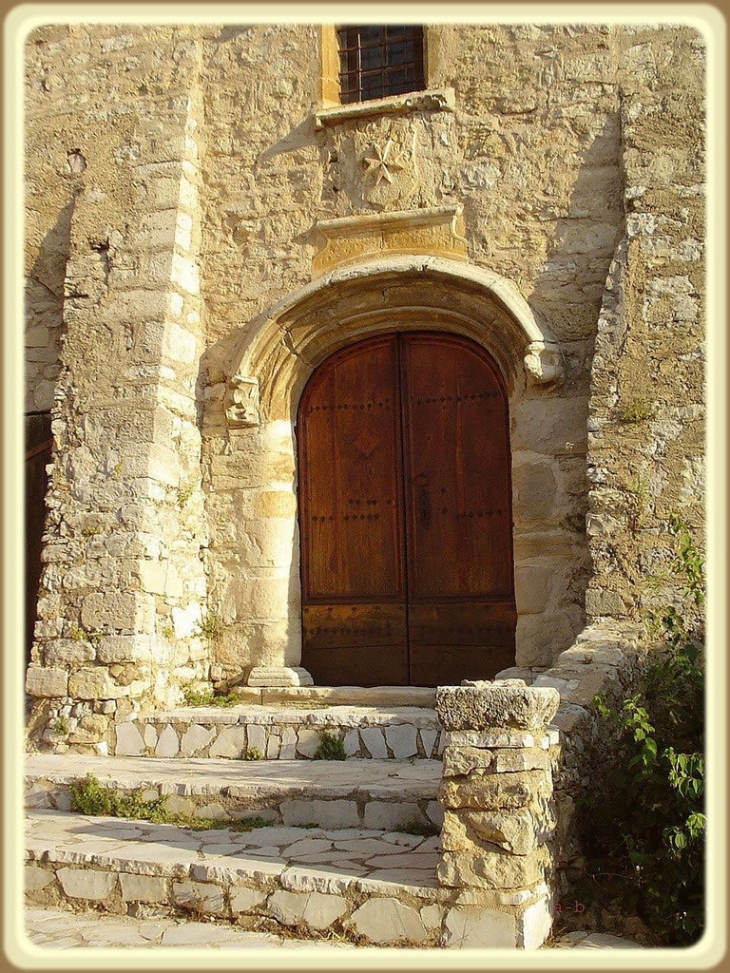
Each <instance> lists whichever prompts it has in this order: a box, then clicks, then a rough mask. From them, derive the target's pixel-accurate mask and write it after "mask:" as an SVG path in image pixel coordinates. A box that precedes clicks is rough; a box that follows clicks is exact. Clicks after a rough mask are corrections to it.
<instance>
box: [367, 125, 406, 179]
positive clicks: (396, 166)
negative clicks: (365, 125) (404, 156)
mask: <svg viewBox="0 0 730 973" xmlns="http://www.w3.org/2000/svg"><path fill="white" fill-rule="evenodd" d="M393 144H394V143H393V139H392V138H391V137H390V136H388V141H387V142H386V143H385V145H384V146H383V148H382V149H381V148H380V146H379V145H376V144H375V143H373V145H372V147H371V149H370V151H369V153H368V155H365V156H363V162H365V163H366V165H367V171H368V174H370V173H371V172H374V173H375V185H376V186H379V185H380V183H381V182H382V181H383V180H385V182H390V183H392V182H393V176H392V174H391V173H393V172H401V170H403V169H405V165H404V164H403V163H402V162H399V161H398V160H397V159H395V158H393V159H390V158H389V155H390V150H391V148H392V146H393Z"/></svg>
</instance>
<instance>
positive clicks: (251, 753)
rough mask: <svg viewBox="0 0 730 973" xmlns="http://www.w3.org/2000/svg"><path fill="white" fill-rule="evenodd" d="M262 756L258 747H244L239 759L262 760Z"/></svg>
mask: <svg viewBox="0 0 730 973" xmlns="http://www.w3.org/2000/svg"><path fill="white" fill-rule="evenodd" d="M263 757H264V755H263V754H262V753H261V751H260V750H259V748H258V747H246V749H245V750H244V751H243V753H242V754H241V760H263Z"/></svg>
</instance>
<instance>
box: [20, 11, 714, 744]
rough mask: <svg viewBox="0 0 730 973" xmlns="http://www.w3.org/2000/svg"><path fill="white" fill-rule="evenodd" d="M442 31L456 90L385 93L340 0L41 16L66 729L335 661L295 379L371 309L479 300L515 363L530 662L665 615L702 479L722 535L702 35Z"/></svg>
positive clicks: (299, 386) (475, 305)
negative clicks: (316, 609)
mask: <svg viewBox="0 0 730 973" xmlns="http://www.w3.org/2000/svg"><path fill="white" fill-rule="evenodd" d="M424 35H425V90H423V91H418V92H412V93H408V94H405V95H396V96H391V97H388V98H385V99H382V100H378V101H372V102H365V103H360V104H353V105H340V104H338V92H337V84H336V77H335V75H336V59H337V52H336V35H335V32H334V28H331V27H323V26H321V25H314V24H290V25H286V24H253V25H250V24H249V25H232V24H228V25H210V26H204V25H181V26H177V27H172V26H164V25H148V26H144V27H142V26H134V25H131V24H119V25H107V24H93V25H92V24H89V25H77V24H74V25H63V26H61V25H52V26H46V27H41V28H38V29H36V30H34V31H33V32H32V33H30V35H29V36H28V39H27V44H26V65H25V66H26V102H25V119H24V124H25V133H26V135H25V137H26V144H25V149H26V155H25V157H26V166H27V171H26V239H25V261H26V274H27V289H26V309H27V320H26V347H27V404H26V409H27V413H28V415H29V416H31V415H46V414H47V415H49V416H50V421H51V429H52V438H53V447H52V459H51V465H50V469H49V482H48V490H47V496H46V506H47V516H46V521H45V528H44V537H43V553H42V573H41V577H40V589H39V596H38V606H37V621H36V624H35V637H34V644H33V647H32V655H31V659H30V665H29V668H28V673H27V683H26V688H27V692H28V694H29V695H30V697H31V698H32V700H33V704H34V705H33V718H32V732H33V735H34V736H35V737H36V738H37V739H38V740H41V741H43V744H44V745H45V746H49V747H53V748H55V749H60V750H63V749H66V748H68V747H71V748H75V749H81V750H84V749H88V750H91V751H92V752H94V751H98V750H101V751H102V752H104V750H105V747H106V742H107V741H109V740H110V739H111V733H112V729H113V726H114V724H115V723H117V722H119V721H122V720H127V719H130V718H132V719H133V718H134V716H135V715H136V714H138V713H144V712H149V711H151V710H155V709H161V708H169V707H174V706H176V705H177V704H179V702H180V700H181V687H183V686H185V685H188V684H190V683H191V682H195V681H206V680H209V679H213V680H214V681H218V680H225V679H227V680H234V679H239V678H240V679H242V680H243V681H244V682H246V681H248V680H250V681H251V682H252V683H254V684H255V683H256V681H257V679H258V681H259V684H261V682H263V683H266V681H267V680H270V681H273V682H274V683H275V682H277V681H282V680H286V679H290V680H292V681H296V680H297V678H303V676H302V674H301V670H300V662H301V598H300V590H301V589H300V574H299V533H298V526H297V505H298V495H297V483H298V480H297V462H296V438H295V437H296V429H295V417H296V413H297V404H298V402H299V399H300V396H301V394H302V391H303V389H304V386H305V384H306V382H307V380H308V379H309V378H310V376H311V375H312V374H313V372H314V370H315V369H316V368H317V367H318V366H319V365H320V364H321V363H322V362H324V361H325V360H326V359H327V358H328V357H329V356H331V355H332V354H333V353H335V352H337V351H338V350H340V349H342V348H344V347H347V346H348V345H351V344H353V343H354V342H356V341H358V340H360V339H364V338H366V337H368V336H372V335H377V334H382V333H391V332H399V333H400V332H405V331H413V330H426V331H429V330H433V331H439V332H447V333H452V334H458V335H462V336H465V337H467V338H469V339H471V340H472V341H475V342H476V343H477V344H479V345H480V346H481V347H482V348H483V349H485V350H486V351H487V352H488V353H489V355H490V356H491V357H492V358H493V360H494V361H495V362H496V363H497V365H498V367H499V370H500V372H501V374H502V377H503V379H504V382H505V386H506V388H507V395H508V407H509V423H510V426H509V435H510V445H511V460H510V463H511V487H512V505H513V506H512V520H513V545H514V582H515V601H516V609H517V629H516V663H517V665H518V666H520V667H525V668H532V669H547V668H549V667H550V666H551V665H552V664H553V662H554V661H555V660H556V659H557V657H558V655H559V654H560V653H561V652H563V651H564V650H566V649H568V648H570V646H571V645H573V643H574V642H575V640H576V638H577V637H578V636H579V635H580V633H581V632H582V631H583V630H584V629H585V628H586V627H587V626H589V625H591V624H592V623H595V622H596V621H600V620H602V619H609V620H611V619H612V620H616V621H617V622H623V621H627V620H629V621H636V620H637V619H638V618H639V617H640V614H641V611H642V609H643V608H644V607H645V606H646V605H647V604H648V603H650V602H651V599H652V598H655V597H656V596H657V595H656V584H653V583H651V579H652V577H655V576H657V575H660V574H661V569H662V566H663V565H666V563H667V560H668V558H669V557H670V554H671V539H670V536H669V534H668V532H667V516H668V514H669V513H670V512H671V511H677V512H679V513H681V514H682V516H683V517H684V518H685V519H686V520H687V521H688V522H689V523H690V524H691V525H692V526H693V528H694V529H695V530H696V531H697V532H698V533H699V534H700V535H701V532H702V530H703V523H704V481H703V468H704V467H703V456H704V426H703V415H704V405H703V402H704V373H703V369H704V273H705V270H704V249H705V245H704V239H705V229H704V220H705V193H704V179H705V176H704V149H703V147H704V127H705V126H704V97H705V73H704V71H705V67H704V66H705V46H706V45H705V41H704V39H703V37H702V36H701V34H699V33H698V32H697V31H696V30H695V29H694V28H692V27H689V26H682V25H681V24H680V25H671V26H669V25H667V26H661V25H634V26H626V25H623V26H622V25H614V24H611V25H609V24H606V25H603V24H572V25H571V24H562V25H559V24H553V25H545V24H535V25H524V24H523V25H510V24H500V25H495V24H479V25H450V24H442V25H434V26H426V27H425V28H424ZM60 716H63V717H64V721H65V725H66V727H67V729H66V732H65V733H63V734H59V733H57V732H54V731H53V729H52V727H53V726H57V725H58V719H59V717H60Z"/></svg>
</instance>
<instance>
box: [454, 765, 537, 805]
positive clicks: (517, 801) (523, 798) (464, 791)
mask: <svg viewBox="0 0 730 973" xmlns="http://www.w3.org/2000/svg"><path fill="white" fill-rule="evenodd" d="M551 796H552V780H551V779H550V777H549V775H548V774H546V773H542V772H540V771H537V770H534V771H525V772H524V773H515V774H491V775H485V776H478V774H477V772H474V773H472V774H471V775H470V776H469V777H468V778H467V779H466V780H461V779H459V778H453V777H451V778H448V779H445V780H442V781H441V783H440V785H439V792H438V799H439V802H440V803H441V804H442V805H443V807H445V808H460V807H471V808H484V809H485V810H494V809H495V808H519V807H526V806H527V805H529V804H533V803H535V802H537V801H540V800H547V799H548V798H550V797H551Z"/></svg>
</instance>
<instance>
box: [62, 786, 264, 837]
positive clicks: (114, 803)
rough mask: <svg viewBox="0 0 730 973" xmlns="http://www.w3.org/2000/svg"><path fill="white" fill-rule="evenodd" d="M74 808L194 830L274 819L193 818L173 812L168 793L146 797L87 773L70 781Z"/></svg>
mask: <svg viewBox="0 0 730 973" xmlns="http://www.w3.org/2000/svg"><path fill="white" fill-rule="evenodd" d="M70 790H71V810H72V811H80V812H81V814H89V815H92V816H98V815H108V816H110V817H116V818H128V819H131V820H135V821H139V820H144V821H151V822H152V823H153V824H174V825H176V826H177V827H181V828H190V829H192V830H193V831H212V830H214V829H222V828H228V829H229V830H231V831H242V832H246V831H253V830H254V828H267V827H270V826H271V822H270V821H267V820H266V818H262V817H259V816H256V815H255V816H253V817H249V818H243V819H242V820H240V821H228V820H224V819H210V818H194V817H192V816H187V817H186V816H184V815H181V814H172V813H171V812H170V811H168V810H167V809H166V807H165V805H166V802H167V797H156V798H153V799H152V800H145V799H144V798H143V796H142V791H140V790H136V791H131V792H122V791H118V790H113V789H112V788H109V787H105V786H104V785H103V784H101V783H100V782H99V781H98V779H97V778H96V777H94V776H93V775H92V774H88V775H87V776H86V777H85V778H84V779H83V780H78V781H74V782H73V783H72V784H71V785H70Z"/></svg>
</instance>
